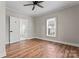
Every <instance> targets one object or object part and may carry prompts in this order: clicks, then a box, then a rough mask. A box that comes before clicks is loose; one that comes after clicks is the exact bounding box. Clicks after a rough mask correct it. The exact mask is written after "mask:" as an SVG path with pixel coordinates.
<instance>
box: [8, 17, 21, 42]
mask: <svg viewBox="0 0 79 59" xmlns="http://www.w3.org/2000/svg"><path fill="white" fill-rule="evenodd" d="M17 41H20V20H19V18H16V17H12V16H10V39H9V43H14V42H17Z"/></svg>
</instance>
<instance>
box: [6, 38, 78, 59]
mask: <svg viewBox="0 0 79 59" xmlns="http://www.w3.org/2000/svg"><path fill="white" fill-rule="evenodd" d="M6 53H7V56H6V57H5V58H78V57H79V47H74V46H69V45H64V44H60V43H55V42H50V41H45V40H41V39H32V40H25V41H21V42H17V43H13V44H11V45H10V46H9V45H7V47H6Z"/></svg>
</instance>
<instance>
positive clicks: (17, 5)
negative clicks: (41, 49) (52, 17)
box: [6, 1, 79, 16]
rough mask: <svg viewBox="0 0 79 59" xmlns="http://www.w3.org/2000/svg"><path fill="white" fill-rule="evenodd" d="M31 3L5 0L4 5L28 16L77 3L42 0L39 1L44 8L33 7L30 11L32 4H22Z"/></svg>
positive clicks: (76, 2) (76, 3)
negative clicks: (41, 0) (41, 1)
mask: <svg viewBox="0 0 79 59" xmlns="http://www.w3.org/2000/svg"><path fill="white" fill-rule="evenodd" d="M29 3H32V2H31V1H7V3H6V4H7V5H6V7H7V8H9V9H11V10H13V11H16V12H19V13H23V14H26V15H29V16H38V15H42V14H45V13H48V12H50V11H52V12H54V11H56V10H61V9H63V8H68V7H71V6H74V5H78V4H79V2H78V1H72V2H71V1H70V2H69V1H44V2H43V3H40V4H41V5H42V6H44V8H39V7H38V6H36V7H35V10H34V11H32V7H33V6H23V5H24V4H29Z"/></svg>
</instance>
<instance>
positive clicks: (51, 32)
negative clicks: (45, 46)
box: [47, 17, 56, 37]
mask: <svg viewBox="0 0 79 59" xmlns="http://www.w3.org/2000/svg"><path fill="white" fill-rule="evenodd" d="M47 36H51V37H56V17H53V18H51V19H47Z"/></svg>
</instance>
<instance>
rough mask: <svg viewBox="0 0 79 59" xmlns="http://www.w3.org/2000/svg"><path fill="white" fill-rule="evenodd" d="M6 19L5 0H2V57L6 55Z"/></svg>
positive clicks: (0, 36)
mask: <svg viewBox="0 0 79 59" xmlns="http://www.w3.org/2000/svg"><path fill="white" fill-rule="evenodd" d="M5 40H6V19H5V2H0V57H3V56H5V55H6V52H5Z"/></svg>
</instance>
